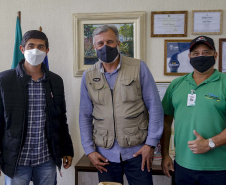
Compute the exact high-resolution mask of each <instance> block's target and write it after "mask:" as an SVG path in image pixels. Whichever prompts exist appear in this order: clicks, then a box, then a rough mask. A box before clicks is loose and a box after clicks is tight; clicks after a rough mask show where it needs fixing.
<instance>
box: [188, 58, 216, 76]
mask: <svg viewBox="0 0 226 185" xmlns="http://www.w3.org/2000/svg"><path fill="white" fill-rule="evenodd" d="M190 64H191V65H192V67H194V68H195V69H196V70H197V71H199V72H200V73H203V72H205V71H207V70H208V69H209V68H211V67H212V66H213V65H214V64H215V58H214V56H199V57H194V58H190Z"/></svg>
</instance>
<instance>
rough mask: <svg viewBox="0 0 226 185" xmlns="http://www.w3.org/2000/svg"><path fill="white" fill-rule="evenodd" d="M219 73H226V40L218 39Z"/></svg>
mask: <svg viewBox="0 0 226 185" xmlns="http://www.w3.org/2000/svg"><path fill="white" fill-rule="evenodd" d="M218 69H219V71H220V72H223V73H226V38H220V39H219V65H218Z"/></svg>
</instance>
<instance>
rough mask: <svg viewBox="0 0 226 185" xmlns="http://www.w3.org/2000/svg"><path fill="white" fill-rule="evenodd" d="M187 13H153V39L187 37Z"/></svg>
mask: <svg viewBox="0 0 226 185" xmlns="http://www.w3.org/2000/svg"><path fill="white" fill-rule="evenodd" d="M187 20H188V12H187V11H154V12H151V37H186V36H187Z"/></svg>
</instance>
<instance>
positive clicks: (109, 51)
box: [96, 45, 119, 63]
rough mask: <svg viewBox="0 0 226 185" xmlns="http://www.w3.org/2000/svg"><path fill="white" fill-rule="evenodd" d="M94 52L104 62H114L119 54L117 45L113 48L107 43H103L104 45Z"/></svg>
mask: <svg viewBox="0 0 226 185" xmlns="http://www.w3.org/2000/svg"><path fill="white" fill-rule="evenodd" d="M96 52H97V57H98V58H99V59H100V60H101V61H103V62H105V63H112V62H114V61H115V59H116V58H117V57H118V54H119V52H118V48H117V46H116V47H115V48H112V47H110V46H107V45H104V47H102V48H101V49H97V50H96Z"/></svg>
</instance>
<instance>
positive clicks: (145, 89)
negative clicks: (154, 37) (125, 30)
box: [79, 25, 163, 185]
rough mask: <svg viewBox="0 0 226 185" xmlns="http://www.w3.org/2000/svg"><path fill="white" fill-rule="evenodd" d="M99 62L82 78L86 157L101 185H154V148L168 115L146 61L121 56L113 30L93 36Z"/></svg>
mask: <svg viewBox="0 0 226 185" xmlns="http://www.w3.org/2000/svg"><path fill="white" fill-rule="evenodd" d="M93 46H94V48H95V51H96V53H97V57H98V59H99V61H98V62H97V63H96V64H94V65H93V66H92V67H90V68H89V69H88V70H86V71H85V72H84V74H83V77H82V83H81V98H80V115H79V119H80V120H79V123H80V131H81V141H82V145H83V148H84V150H85V154H86V155H87V156H88V157H89V159H90V160H91V162H92V163H93V164H94V165H95V167H96V168H97V169H98V171H99V172H98V175H99V181H100V182H118V183H122V184H123V174H125V175H126V177H127V180H128V182H129V184H130V185H140V184H142V185H152V184H153V183H152V173H151V166H152V160H153V156H154V148H155V146H156V145H157V143H158V141H159V139H160V138H161V135H162V131H163V109H162V106H161V101H160V97H159V94H158V90H157V88H156V85H155V81H154V79H153V77H152V75H151V72H150V70H149V69H148V67H147V66H146V64H145V63H144V62H143V61H140V60H137V59H134V58H129V57H125V56H123V55H121V54H119V46H120V41H119V32H118V29H117V28H116V27H115V26H113V25H102V26H100V27H98V28H96V29H95V30H94V31H93Z"/></svg>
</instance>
